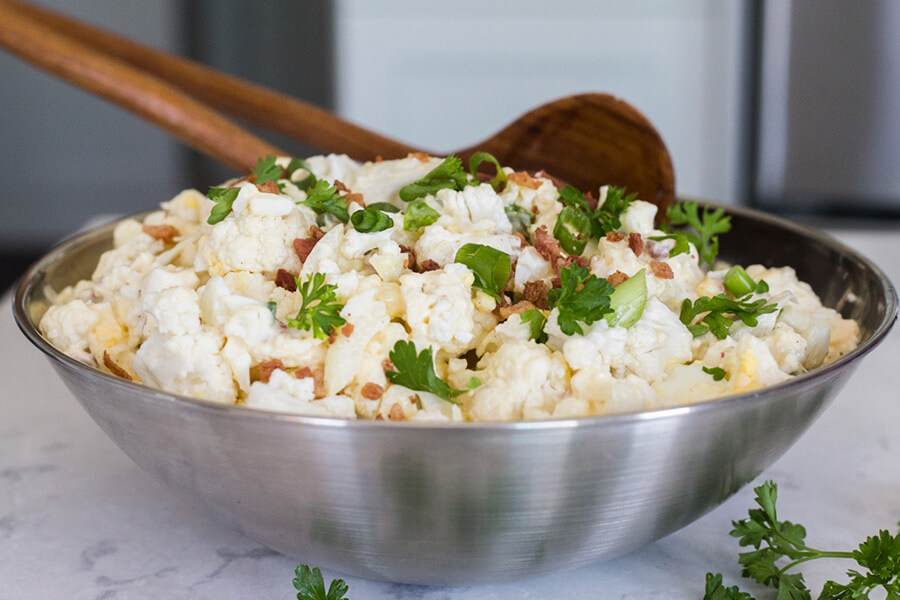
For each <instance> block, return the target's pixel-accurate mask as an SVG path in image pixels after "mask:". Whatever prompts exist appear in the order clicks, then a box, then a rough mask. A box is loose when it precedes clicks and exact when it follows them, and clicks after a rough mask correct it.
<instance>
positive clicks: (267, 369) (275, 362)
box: [259, 358, 284, 383]
mask: <svg viewBox="0 0 900 600" xmlns="http://www.w3.org/2000/svg"><path fill="white" fill-rule="evenodd" d="M275 369H281V370H282V371H283V370H284V363H283V362H281V359H280V358H270V359H269V360H267V361H264V362H261V363H259V381H262V382H263V383H269V379H271V377H272V371H274V370H275Z"/></svg>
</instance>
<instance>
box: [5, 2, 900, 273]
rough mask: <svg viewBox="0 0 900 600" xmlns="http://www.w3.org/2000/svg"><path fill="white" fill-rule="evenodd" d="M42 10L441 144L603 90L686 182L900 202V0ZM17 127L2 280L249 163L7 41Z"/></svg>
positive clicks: (756, 202) (881, 208)
mask: <svg viewBox="0 0 900 600" xmlns="http://www.w3.org/2000/svg"><path fill="white" fill-rule="evenodd" d="M40 3H41V4H43V5H45V6H48V7H51V8H55V9H58V10H60V11H62V12H65V13H67V14H69V15H72V16H75V17H77V18H80V19H83V20H85V21H89V22H91V23H93V24H96V25H100V26H102V27H105V28H107V29H110V30H112V31H115V32H118V33H120V34H123V35H125V36H128V37H131V38H133V39H136V40H138V41H140V42H143V43H147V44H150V45H153V46H155V47H158V48H160V49H163V50H167V51H170V52H175V53H178V54H180V55H182V56H186V57H189V58H193V59H195V60H198V61H201V62H203V63H205V64H208V65H211V66H213V67H215V68H218V69H221V70H224V71H227V72H230V73H232V74H234V75H237V76H240V77H244V78H246V79H250V80H253V81H255V82H257V83H260V84H262V85H266V86H269V87H272V88H275V89H277V90H279V91H281V92H285V93H288V94H292V95H294V96H296V97H299V98H301V99H304V100H307V101H309V102H312V103H314V104H316V105H319V106H322V107H324V108H327V109H330V110H333V111H335V112H337V113H339V114H340V115H342V116H344V117H346V118H348V119H350V120H352V121H355V122H357V123H360V124H362V125H364V126H368V127H370V128H372V129H375V130H377V131H380V132H382V133H384V134H387V135H389V136H392V137H395V138H398V139H401V140H404V141H407V142H410V143H412V144H415V145H418V146H422V147H426V148H430V149H433V151H435V152H437V153H441V152H449V151H451V150H453V149H454V148H458V147H463V146H468V145H471V144H473V143H475V142H477V141H478V140H479V139H483V138H485V137H487V136H488V135H490V134H491V133H493V132H495V131H496V130H498V129H500V128H501V127H502V126H504V125H505V124H507V123H508V122H509V121H511V120H512V119H513V118H515V117H517V116H518V115H519V114H521V113H523V112H525V111H527V110H529V109H531V108H533V107H535V106H537V105H539V104H542V103H544V102H547V101H550V100H553V99H555V98H558V97H560V96H565V95H569V94H573V93H579V92H586V91H605V92H609V93H613V94H615V95H618V96H621V97H622V98H624V99H626V100H628V101H629V102H631V103H632V104H634V105H635V106H637V107H638V108H639V109H640V110H642V111H643V112H644V113H645V114H646V115H647V116H648V117H649V118H650V120H651V121H652V122H653V123H655V124H656V126H657V128H658V129H659V131H660V133H661V134H662V136H663V138H664V139H665V141H666V143H667V145H668V147H669V151H670V152H671V154H672V157H673V161H674V166H675V175H676V189H677V192H678V194H679V195H682V196H692V197H699V198H703V199H709V200H713V201H716V202H722V203H728V204H746V205H750V206H757V207H760V208H763V209H765V210H769V211H772V212H778V213H782V214H789V215H792V216H794V217H795V218H801V219H821V218H828V219H831V221H829V222H837V221H836V220H835V219H840V220H841V222H845V223H846V222H850V221H852V222H855V221H856V220H858V219H869V220H872V219H877V220H878V221H879V222H881V223H889V224H890V225H891V226H893V223H894V221H893V219H896V218H897V217H900V168H898V167H900V165H898V157H900V152H898V151H900V40H898V37H897V36H896V32H897V31H900V2H895V1H894V0H862V1H859V2H846V1H845V0H727V1H724V2H723V1H720V0H679V1H677V2H672V1H671V0H638V1H634V2H619V1H614V0H555V2H554V3H553V5H552V9H550V8H548V7H549V5H548V4H547V3H546V2H545V1H543V0H540V1H539V0H501V1H495V2H489V3H488V2H483V1H481V0H477V1H476V0H458V1H457V2H454V3H453V4H452V7H448V6H447V5H446V4H437V3H427V2H417V1H414V0H382V1H380V2H365V1H363V0H322V1H316V2H312V1H300V0H268V1H267V2H265V3H248V2H243V1H241V0H151V1H146V2H137V1H134V0H128V1H124V2H123V1H120V0H79V1H78V2H77V3H73V2H71V1H68V0H41V2H40ZM268 137H269V138H270V139H272V141H274V142H275V143H277V144H279V145H281V146H282V147H284V148H285V149H286V150H289V151H292V152H293V153H294V154H296V155H301V156H305V155H308V154H313V153H315V152H316V149H314V148H305V147H303V146H299V145H297V144H296V143H293V144H292V143H290V142H289V141H287V140H284V139H278V138H272V136H268ZM0 139H2V141H3V143H2V144H0V174H2V178H3V182H4V187H5V190H4V191H3V192H2V193H0V215H2V216H0V290H2V289H5V288H6V287H8V286H9V285H10V284H11V283H12V282H13V281H14V280H15V278H17V277H18V275H19V274H20V273H21V271H22V270H23V269H24V268H25V267H26V266H27V265H28V264H29V263H30V262H31V261H32V260H34V259H35V258H36V257H37V256H38V255H40V254H41V253H42V252H43V251H45V250H46V249H47V248H48V247H49V246H50V245H52V244H54V243H56V242H57V241H59V240H60V239H61V238H62V237H64V236H66V235H67V234H69V233H71V232H73V231H74V230H75V229H77V228H78V227H79V226H80V225H81V224H83V223H84V222H86V221H87V220H89V219H91V218H92V217H95V216H97V215H105V214H125V213H131V212H136V211H139V210H144V209H149V208H152V207H154V206H156V205H157V204H158V203H159V202H160V201H162V200H166V199H168V198H170V197H171V196H173V195H174V194H175V193H177V192H178V191H180V190H181V189H184V188H186V187H197V188H199V189H203V190H205V189H207V188H208V186H210V185H212V184H215V183H217V182H219V181H221V180H223V179H225V178H227V177H230V176H232V175H233V173H232V172H231V171H229V170H228V169H226V168H224V167H221V166H219V165H217V164H215V163H213V162H212V161H209V160H207V159H205V158H204V157H202V156H200V155H198V154H196V153H194V152H192V151H190V150H188V149H186V148H185V147H183V146H181V145H180V143H178V142H177V141H175V140H174V139H172V138H170V137H169V136H167V135H166V134H164V133H161V132H159V131H157V130H156V129H155V128H153V127H152V126H149V125H146V124H144V123H143V122H141V121H139V120H138V119H137V118H135V117H132V116H131V115H130V114H127V113H125V112H123V111H121V110H120V109H118V108H115V107H113V106H111V105H108V104H106V103H105V102H103V101H101V100H98V99H95V98H93V97H92V96H89V95H88V94H86V93H84V92H81V91H80V90H77V89H75V88H73V87H71V86H69V85H68V84H65V83H62V82H60V81H57V80H55V79H53V78H52V77H50V76H48V75H45V74H44V73H42V72H39V71H37V70H35V69H33V68H32V67H30V66H28V65H26V64H24V63H21V62H20V61H18V59H15V58H13V57H12V56H10V55H8V54H5V53H3V52H0Z"/></svg>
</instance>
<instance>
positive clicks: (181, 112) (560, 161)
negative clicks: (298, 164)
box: [0, 0, 675, 212]
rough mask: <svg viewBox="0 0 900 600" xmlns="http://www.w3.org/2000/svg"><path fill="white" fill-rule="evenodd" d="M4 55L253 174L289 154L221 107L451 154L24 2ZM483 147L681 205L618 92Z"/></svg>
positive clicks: (4, 30) (6, 6)
mask: <svg viewBox="0 0 900 600" xmlns="http://www.w3.org/2000/svg"><path fill="white" fill-rule="evenodd" d="M0 46H2V47H4V48H6V49H7V50H9V51H10V52H12V53H14V54H16V55H18V56H19V57H21V58H23V59H24V60H26V61H28V62H31V63H32V64H34V65H36V66H38V67H40V68H43V69H45V70H48V71H50V72H51V73H54V74H56V75H58V76H60V77H62V78H63V79H66V80H67V81H69V82H70V83H73V84H75V85H78V86H80V87H82V88H84V89H86V90H88V91H90V92H92V93H95V94H97V95H99V96H101V97H104V98H106V99H107V100H111V101H112V102H114V103H116V104H118V105H120V106H122V107H123V108H126V109H127V110H130V111H132V112H134V113H136V114H138V115H139V116H141V117H143V118H145V119H148V120H150V121H151V122H153V123H155V124H157V125H158V126H160V127H162V128H164V129H166V130H167V131H169V132H170V133H172V134H173V135H175V136H177V137H178V138H180V139H181V140H182V141H184V142H185V143H187V144H188V145H190V146H192V147H194V148H195V149H197V150H199V151H201V152H203V153H206V154H209V155H211V156H213V157H214V158H216V159H218V160H221V161H222V162H224V163H226V164H228V165H230V166H231V167H234V168H236V169H238V170H239V171H241V172H247V171H249V170H250V169H251V168H253V166H254V165H255V164H256V160H257V158H259V157H260V156H264V155H266V154H284V153H283V152H281V151H279V150H278V149H277V148H276V147H274V146H272V145H271V144H268V143H267V142H265V141H263V140H260V139H259V138H257V137H256V136H253V135H252V134H250V133H248V132H246V131H245V130H243V129H241V128H239V127H237V126H236V125H234V124H233V123H231V122H229V121H227V120H226V119H224V118H223V117H221V115H219V114H218V113H216V112H215V111H214V110H212V109H210V108H209V107H210V106H211V107H215V108H216V109H218V110H221V111H224V112H227V113H229V114H231V115H233V116H235V117H238V118H240V119H244V120H246V121H248V122H251V123H254V124H256V125H259V126H261V127H264V128H266V129H269V130H272V131H277V132H279V133H282V134H285V135H288V136H291V137H293V138H296V139H298V140H300V141H302V142H305V143H307V144H309V145H311V146H314V147H317V148H320V149H321V150H323V151H325V152H337V153H346V154H348V155H350V156H352V157H353V158H355V159H357V160H362V161H365V160H375V159H376V158H378V157H381V158H385V159H388V158H400V157H403V156H406V155H407V154H409V153H410V152H426V153H428V154H443V153H436V152H433V151H428V150H423V149H420V148H415V147H412V146H408V145H406V144H404V143H402V142H398V141H396V140H392V139H390V138H387V137H384V136H381V135H379V134H377V133H375V132H372V131H370V130H367V129H364V128H362V127H359V126H358V125H354V124H352V123H349V122H347V121H345V120H343V119H341V118H339V117H337V116H335V115H333V114H331V113H329V112H327V111H324V110H322V109H319V108H317V107H315V106H312V105H310V104H307V103H304V102H301V101H299V100H296V99H294V98H290V97H288V96H285V95H282V94H279V93H277V92H274V91H272V90H269V89H267V88H264V87H261V86H258V85H255V84H252V83H250V82H247V81H244V80H241V79H239V78H236V77H232V76H229V75H225V74H223V73H219V72H216V71H214V70H212V69H209V68H207V67H204V66H202V65H199V64H197V63H194V62H191V61H188V60H185V59H182V58H179V57H176V56H173V55H169V54H166V53H164V52H161V51H158V50H155V49H152V48H149V47H146V46H142V45H140V44H137V43H135V42H132V41H130V40H127V39H124V38H121V37H119V36H116V35H114V34H111V33H109V32H106V31H103V30H100V29H97V28H95V27H93V26H90V25H88V24H86V23H83V22H79V21H76V20H74V19H71V18H69V17H66V16H63V15H61V14H59V13H55V12H52V11H49V10H47V9H44V8H39V7H37V6H33V5H30V4H26V3H23V2H19V1H18V0H0ZM204 103H205V104H206V105H208V106H206V105H204ZM478 150H484V151H486V152H490V153H491V154H493V155H494V156H495V157H496V158H497V159H498V160H499V162H500V163H501V164H503V165H508V166H510V167H513V168H515V169H518V170H527V171H532V172H534V171H538V170H544V171H546V172H547V173H550V174H552V175H553V176H555V177H557V178H558V179H561V180H563V181H565V182H568V183H571V184H572V185H574V186H575V187H577V188H579V189H581V190H584V191H596V190H597V189H598V188H599V186H601V185H605V184H610V185H618V186H624V187H627V188H628V189H629V190H630V191H636V192H638V196H639V197H640V198H641V199H643V200H647V201H650V202H654V203H655V204H657V205H658V206H659V207H660V208H661V212H664V211H665V208H666V207H667V206H668V205H669V204H670V203H671V202H672V201H673V199H674V188H675V183H674V174H673V170H672V161H671V158H670V156H669V153H668V150H667V149H666V146H665V143H664V142H663V140H662V138H661V137H660V135H659V133H658V132H657V131H656V129H655V128H654V127H653V125H652V123H650V121H649V120H648V119H647V118H646V117H644V115H642V114H641V113H640V112H639V111H638V110H637V109H635V108H634V107H633V106H631V105H630V104H628V103H627V102H625V101H623V100H620V99H618V98H615V97H613V96H610V95H608V94H597V93H595V94H580V95H576V96H570V97H567V98H562V99H560V100H556V101H554V102H551V103H549V104H545V105H543V106H540V107H538V108H536V109H534V110H532V111H530V112H528V113H526V114H525V115H523V116H521V117H519V118H518V119H516V120H515V121H513V122H512V123H511V124H509V125H508V126H506V127H505V128H503V129H502V130H500V131H499V132H497V133H496V134H494V135H493V136H491V137H489V138H487V139H486V140H484V141H482V142H480V143H478V144H475V145H474V146H472V147H470V148H464V149H461V150H457V151H455V152H454V153H455V154H456V155H458V156H460V157H461V158H463V159H467V158H468V157H469V156H470V155H471V154H472V153H474V152H476V151H478Z"/></svg>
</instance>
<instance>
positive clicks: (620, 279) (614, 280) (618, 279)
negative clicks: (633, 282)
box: [606, 271, 628, 287]
mask: <svg viewBox="0 0 900 600" xmlns="http://www.w3.org/2000/svg"><path fill="white" fill-rule="evenodd" d="M606 280H607V281H608V282H610V283H611V284H612V285H614V286H616V287H619V286H620V285H622V284H623V283H625V282H626V281H628V275H627V274H626V273H623V272H622V271H616V272H615V273H613V274H612V275H610V276H609V277H607V278H606Z"/></svg>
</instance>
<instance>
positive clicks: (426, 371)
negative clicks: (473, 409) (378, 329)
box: [384, 340, 467, 404]
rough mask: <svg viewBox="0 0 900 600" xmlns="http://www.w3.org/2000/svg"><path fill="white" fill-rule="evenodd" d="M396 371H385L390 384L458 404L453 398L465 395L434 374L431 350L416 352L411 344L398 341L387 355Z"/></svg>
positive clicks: (463, 391) (414, 346)
mask: <svg viewBox="0 0 900 600" xmlns="http://www.w3.org/2000/svg"><path fill="white" fill-rule="evenodd" d="M388 357H389V358H390V359H391V362H392V363H394V368H395V369H397V370H396V371H394V370H390V371H385V372H384V374H385V376H386V377H387V378H388V380H389V381H390V382H391V383H396V384H397V385H402V386H404V387H408V388H409V389H411V390H416V391H418V392H431V393H432V394H434V395H436V396H439V397H441V398H443V399H444V400H446V401H447V402H452V403H453V404H458V403H457V402H456V401H455V400H454V399H453V398H455V397H456V396H459V395H460V394H465V393H466V391H467V390H456V389H453V388H452V387H450V384H449V383H447V382H446V381H444V380H443V379H441V378H440V377H438V376H437V373H435V372H434V355H433V354H432V352H431V348H425V349H424V350H422V351H421V352H417V351H416V345H415V344H414V343H413V342H405V341H403V340H398V341H397V343H396V344H394V348H393V349H392V350H391V351H390V352H389V353H388Z"/></svg>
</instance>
